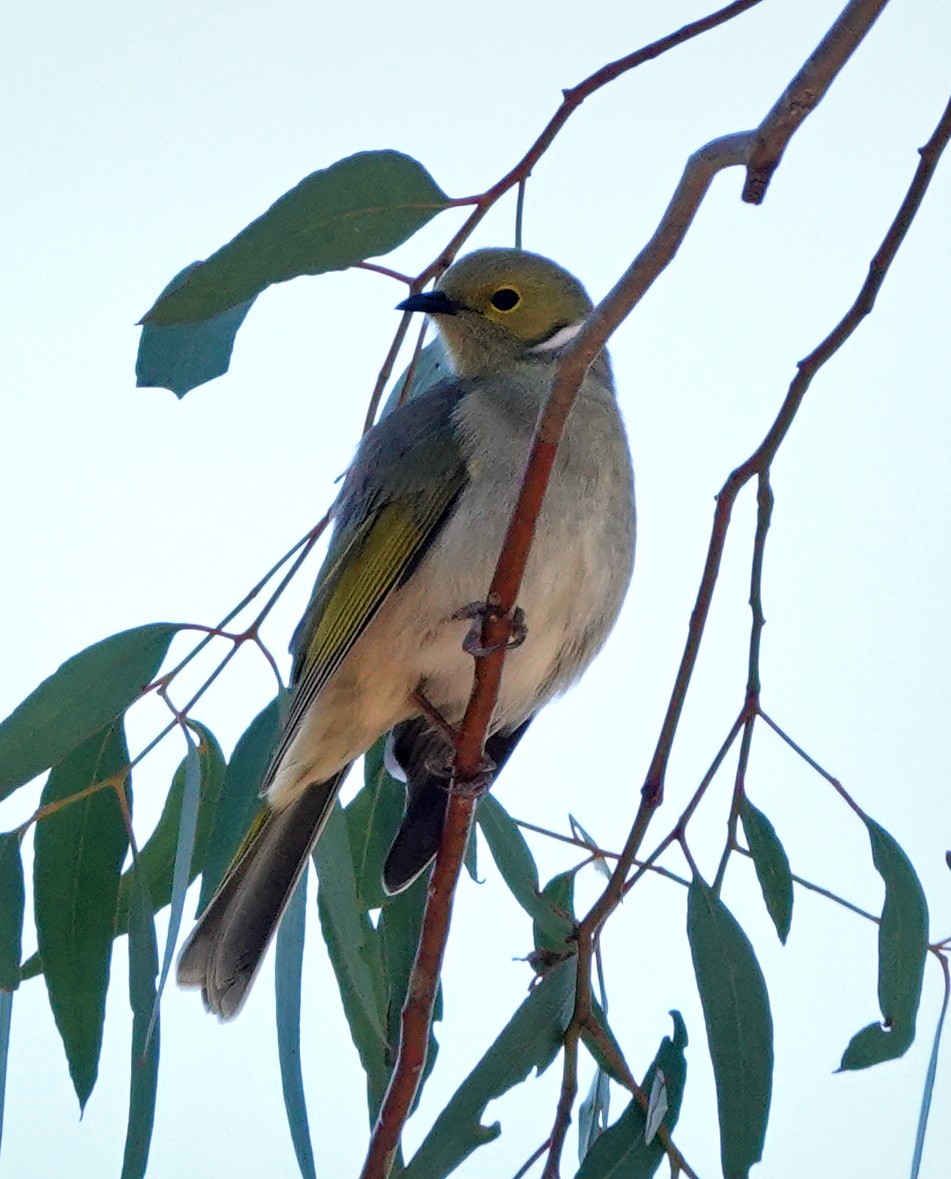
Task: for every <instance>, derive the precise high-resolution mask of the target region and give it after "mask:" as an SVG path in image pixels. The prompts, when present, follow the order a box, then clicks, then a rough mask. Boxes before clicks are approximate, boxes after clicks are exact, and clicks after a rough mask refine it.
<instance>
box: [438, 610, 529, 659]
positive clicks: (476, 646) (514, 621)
mask: <svg viewBox="0 0 951 1179" xmlns="http://www.w3.org/2000/svg"><path fill="white" fill-rule="evenodd" d="M452 617H453V618H454V619H457V618H469V619H471V620H472V626H470V627H469V633H468V634H467V635H466V637H465V638H464V639H463V640H462V649H463V650H464V651H466V652H468V654H470V655H472V656H473V657H474V658H475V657H477V656H480V655H491V654H492V652H493V651H497V650H498V649H499V647H501V646H502V644H501V643H499V644H497V645H493V646H489V647H486V646H483V643H482V627H483V624H484V623H485V621H486V619H490V620H491V621H493V622H501V621H502V619H503V618H504V617H505V615H504V614H503V613H502V603H501V602H500V601H499V599H498V597H497V596H496V595H495V594H489V596H488V597H487V598H486V600H485V601H484V602H470V603H469V605H468V606H463V607H462V609H461V610H457V611H456V612H455V614H453V616H452ZM527 637H528V627H527V626H526V625H525V612H524V611H523V610H522V609H521V607H520V606H516V607H515V608H514V610H512V616H511V630H510V631H509V637H508V639H507V640H506V642H505V644H504V645H505V649H506V650H507V651H513V650H514V649H515V648H516V647H521V645H522V643H524V642H525V640H526V638H527Z"/></svg>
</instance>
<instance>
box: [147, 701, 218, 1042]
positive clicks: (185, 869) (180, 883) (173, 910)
mask: <svg viewBox="0 0 951 1179" xmlns="http://www.w3.org/2000/svg"><path fill="white" fill-rule="evenodd" d="M192 723H193V722H191V721H186V722H185V724H184V725H183V726H182V735H183V736H184V738H185V744H186V746H187V753H186V754H185V779H184V783H183V785H182V806H181V817H180V819H179V824H178V835H177V838H176V840H175V863H174V864H173V866H172V896H171V900H170V901H169V913H168V932H167V933H166V935H165V953H164V954H163V955H162V969H161V972H160V974H159V981H158V987H157V988H156V992H155V1006H154V1007H153V1008H152V1023H153V1024H154V1023H155V1021H156V1020H157V1019H158V1014H159V1007H160V1005H161V1002H162V992H163V991H164V990H165V983H166V982H167V980H168V975H169V971H170V970H171V969H172V959H173V958H174V957H175V943H176V942H177V941H178V931H179V930H180V929H181V926H182V914H183V913H184V911H185V893H186V892H187V891H188V885H189V883H190V882H191V880H194V876H193V875H192V873H191V870H190V869H191V864H192V860H193V857H194V852H195V834H196V831H197V829H198V805H199V802H200V801H201V793H202V789H201V788H202V778H203V769H204V766H206V765H207V761H206V762H205V763H204V765H203V763H202V759H201V757H200V756H199V753H198V745H197V744H196V742H195V738H194V737H193V736H192V734H191V726H192ZM202 732H203V733H207V729H203V730H202ZM140 860H141V856H140Z"/></svg>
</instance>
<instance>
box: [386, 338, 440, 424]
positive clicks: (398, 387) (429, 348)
mask: <svg viewBox="0 0 951 1179" xmlns="http://www.w3.org/2000/svg"><path fill="white" fill-rule="evenodd" d="M411 368H412V379H411V380H410V386H409V392H408V393H407V394H406V396H405V397H404V396H403V388H404V387H405V385H406V378H407V377H409V376H410V369H411ZM451 376H452V365H451V364H450V362H449V356H448V354H447V352H446V346H445V344H443V342H442V340H441V339H440V338H439V336H437V337H436V338H435V339H434V340H431V341H430V342H429V343H428V344H427V345H426V347H425V348H423V349H422V351H421V352H420V354H419V356H418V357H417V358H416V365H415V367H414V366H413V365H412V362H411V363H410V364H408V365H407V366H406V368H404V369H403V371H402V373H400V376H399V379H398V380H397V382H396V384H395V385H394V386H393V389H392V392H391V393H390V395H389V397H387V399H386V402H385V403H384V406H383V409H382V411H381V413H380V417H381V418H385V417H386V416H387V414H391V413H392V412H393V410H394V409H396V407H397V406H398V405H402V404H404V403H405V402H407V401H412V400H413V399H414V398H415V397H420V396H421V395H422V394H423V393H425V392H426V390H427V389H431V388H432V387H433V386H434V385H438V384H439V382H440V381H444V380H445V379H446V378H447V377H451Z"/></svg>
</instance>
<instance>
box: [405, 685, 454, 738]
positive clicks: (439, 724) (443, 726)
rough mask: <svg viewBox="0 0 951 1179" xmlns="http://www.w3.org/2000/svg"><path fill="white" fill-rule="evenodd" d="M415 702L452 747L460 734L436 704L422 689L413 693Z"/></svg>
mask: <svg viewBox="0 0 951 1179" xmlns="http://www.w3.org/2000/svg"><path fill="white" fill-rule="evenodd" d="M413 702H414V703H415V704H417V705H418V706H419V710H420V712H421V713H422V714H423V716H424V717H425V718H426V719H427V720H428V721H429V723H430V724H431V725H432V726H433V728H434V729H436V730H437V732H440V733H442V735H443V736H444V737H445V738H446V740H447V741H448V742H449V744H450V745H454V744H455V742H456V737H457V736H458V733H457V732H456V730H455V728H454V726H453V725H451V724H450V723H449V721H447V720H446V718H445V717H444V716H443V714H442V713H441V712H440V711H439V709H438V708H437V707H436V705H435V704H433V702H432V701H431V700H430V699H429V697H428V696H427V695H426V694H425V693H424V692H423V690H422V688H416V689H415V690H414V691H413Z"/></svg>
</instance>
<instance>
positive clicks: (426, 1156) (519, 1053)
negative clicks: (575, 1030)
mask: <svg viewBox="0 0 951 1179" xmlns="http://www.w3.org/2000/svg"><path fill="white" fill-rule="evenodd" d="M574 1000H575V963H574V962H573V961H571V962H562V963H561V964H560V965H558V966H556V967H555V968H554V969H553V970H552V971H551V972H550V973H549V974H546V975H545V976H544V978H542V979H541V981H540V982H539V983H538V985H537V986H535V987H534V988H533V989H532V991H531V992H530V993H529V996H528V998H527V999H525V1001H524V1002H523V1003H522V1004H521V1006H520V1007H519V1008H518V1010H517V1011H516V1012H515V1014H514V1015H513V1016H512V1018H511V1019H510V1020H509V1022H508V1024H506V1026H505V1028H504V1029H503V1030H502V1033H501V1035H500V1036H499V1037H498V1039H497V1040H496V1041H495V1043H494V1044H493V1045H492V1046H491V1048H489V1050H488V1051H487V1052H486V1053H485V1054H484V1055H483V1057H482V1059H481V1060H480V1061H479V1063H478V1064H477V1065H476V1066H475V1068H474V1069H473V1070H472V1072H471V1073H470V1074H469V1075H468V1077H466V1079H465V1080H464V1081H463V1082H462V1084H461V1085H460V1086H459V1088H458V1089H457V1090H456V1092H455V1094H454V1095H453V1096H452V1098H451V1099H450V1101H449V1104H448V1105H447V1106H446V1107H445V1108H444V1109H443V1111H442V1113H441V1114H440V1115H439V1117H438V1118H437V1119H436V1121H435V1123H434V1124H433V1127H432V1129H431V1130H430V1131H429V1133H428V1134H427V1135H426V1137H425V1138H424V1139H423V1142H422V1144H421V1146H420V1148H419V1150H418V1151H417V1152H416V1154H415V1155H414V1156H413V1158H412V1159H411V1160H410V1162H409V1164H408V1166H407V1167H406V1170H405V1172H404V1174H403V1179H442V1176H445V1175H448V1174H450V1173H451V1172H452V1171H453V1170H455V1168H456V1167H458V1166H459V1164H460V1163H461V1162H462V1161H463V1159H465V1158H467V1157H468V1156H469V1155H470V1154H471V1153H472V1152H473V1151H474V1150H475V1149H476V1148H477V1147H479V1146H484V1145H485V1144H486V1143H487V1142H491V1141H492V1140H493V1139H495V1138H498V1136H499V1134H500V1133H501V1132H502V1131H501V1127H500V1125H499V1123H498V1122H495V1123H494V1124H493V1125H491V1126H484V1125H483V1124H482V1120H481V1119H482V1115H483V1114H484V1113H485V1109H486V1106H487V1105H488V1104H489V1102H490V1101H492V1100H493V1099H494V1098H496V1097H501V1096H502V1095H503V1094H504V1093H507V1092H508V1091H509V1090H510V1089H512V1088H513V1087H514V1086H515V1085H518V1084H520V1083H521V1082H522V1081H524V1080H525V1079H526V1078H527V1077H528V1075H529V1073H530V1072H531V1071H532V1069H533V1068H535V1069H537V1070H538V1072H539V1073H541V1072H543V1071H544V1070H545V1069H546V1068H547V1067H548V1065H549V1064H551V1062H552V1060H553V1059H554V1058H555V1056H556V1055H557V1053H558V1050H559V1049H560V1047H561V1041H562V1037H563V1036H564V1034H565V1028H567V1026H568V1022H569V1020H570V1019H571V1012H572V1009H573V1007H574Z"/></svg>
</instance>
